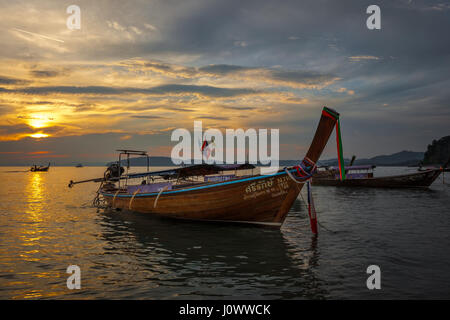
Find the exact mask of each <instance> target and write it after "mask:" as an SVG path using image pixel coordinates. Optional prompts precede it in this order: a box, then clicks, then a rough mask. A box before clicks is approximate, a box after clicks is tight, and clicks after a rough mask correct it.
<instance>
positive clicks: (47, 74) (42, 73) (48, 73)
mask: <svg viewBox="0 0 450 320" xmlns="http://www.w3.org/2000/svg"><path fill="white" fill-rule="evenodd" d="M30 73H31V75H32V76H33V77H35V78H52V77H56V76H58V75H60V72H59V71H54V70H31V71H30Z"/></svg>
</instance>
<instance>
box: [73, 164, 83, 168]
mask: <svg viewBox="0 0 450 320" xmlns="http://www.w3.org/2000/svg"><path fill="white" fill-rule="evenodd" d="M75 168H83V165H82V164H81V163H79V164H77V165H76V166H75Z"/></svg>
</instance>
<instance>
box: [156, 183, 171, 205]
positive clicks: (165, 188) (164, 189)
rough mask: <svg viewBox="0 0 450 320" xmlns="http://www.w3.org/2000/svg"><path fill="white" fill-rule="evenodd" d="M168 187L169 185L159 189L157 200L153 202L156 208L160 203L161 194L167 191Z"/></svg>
mask: <svg viewBox="0 0 450 320" xmlns="http://www.w3.org/2000/svg"><path fill="white" fill-rule="evenodd" d="M168 187H169V186H165V187H164V188H161V190H159V193H158V196H157V197H156V199H155V202H154V203H153V208H156V205H157V204H158V199H159V196H160V195H161V193H163V192H164V191H166V190H167V188H168Z"/></svg>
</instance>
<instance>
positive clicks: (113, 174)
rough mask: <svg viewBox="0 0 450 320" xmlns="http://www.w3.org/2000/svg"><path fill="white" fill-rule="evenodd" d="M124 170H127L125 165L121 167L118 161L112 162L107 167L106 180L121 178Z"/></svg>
mask: <svg viewBox="0 0 450 320" xmlns="http://www.w3.org/2000/svg"><path fill="white" fill-rule="evenodd" d="M124 172H125V169H124V168H123V167H121V166H120V165H119V164H118V163H112V164H111V165H109V167H108V168H107V169H106V171H105V174H104V177H105V180H106V181H107V180H111V179H112V178H119V177H120V176H121V175H122V174H123V173H124Z"/></svg>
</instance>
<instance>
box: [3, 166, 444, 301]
mask: <svg viewBox="0 0 450 320" xmlns="http://www.w3.org/2000/svg"><path fill="white" fill-rule="evenodd" d="M26 169H27V168H24V167H0V188H1V189H0V191H1V192H0V298H2V299H36V298H38V299H55V298H56V299H92V298H94V299H99V298H107V299H108V298H112V299H119V298H124V299H191V298H192V299H207V298H212V299H241V298H243V299H254V298H258V299H353V298H363V299H399V298H402V299H405V298H406V299H408V298H412V299H414V298H447V299H448V298H450V185H449V183H450V175H449V174H447V177H446V181H445V183H446V184H443V181H442V176H441V177H440V179H439V180H438V181H436V182H435V183H434V184H433V185H432V186H431V188H430V189H429V190H384V189H372V190H371V189H347V188H335V187H319V186H316V187H314V189H313V194H314V196H315V202H316V208H317V210H318V217H319V221H320V223H321V225H322V226H323V227H319V232H320V235H319V237H318V239H314V238H313V237H312V235H311V232H310V229H309V219H308V218H307V217H308V214H307V211H306V210H305V203H304V202H303V200H302V198H301V197H300V196H299V199H298V200H297V201H296V202H295V204H294V206H293V207H292V209H291V211H290V213H289V216H288V218H287V220H286V222H285V223H284V225H283V227H282V228H281V230H279V229H269V228H262V227H249V226H240V225H223V224H210V223H193V222H182V221H177V220H167V219H160V218H154V217H151V216H146V215H143V214H138V213H133V212H121V213H117V212H103V211H100V212H97V210H96V209H95V208H93V207H91V201H92V198H93V196H94V194H95V191H96V188H97V186H96V184H94V183H89V184H83V185H77V186H75V187H74V188H72V189H69V188H68V187H67V184H68V182H69V180H71V179H74V180H79V179H87V178H92V177H96V176H101V175H102V173H103V170H104V168H100V167H85V168H69V167H52V168H50V171H49V172H46V173H45V172H44V173H32V172H17V171H24V170H26ZM413 170H415V169H413V168H377V175H382V174H394V173H399V172H407V171H413ZM302 194H303V196H305V195H304V191H302ZM199 205H201V203H199ZM324 227H325V228H326V229H325V228H324ZM371 264H376V265H378V266H380V268H381V290H374V291H371V290H368V289H367V287H366V279H367V277H368V275H367V274H366V268H367V267H368V266H369V265H371ZM69 265H78V266H79V267H80V268H81V289H80V290H69V289H67V287H66V280H67V277H68V276H69V275H68V274H66V268H67V267H68V266H69Z"/></svg>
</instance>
